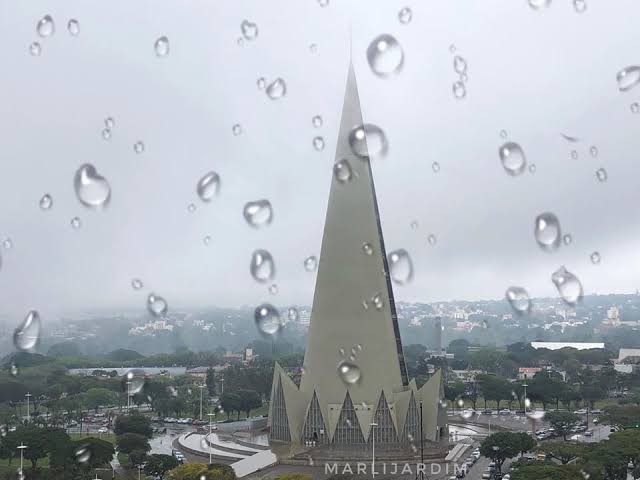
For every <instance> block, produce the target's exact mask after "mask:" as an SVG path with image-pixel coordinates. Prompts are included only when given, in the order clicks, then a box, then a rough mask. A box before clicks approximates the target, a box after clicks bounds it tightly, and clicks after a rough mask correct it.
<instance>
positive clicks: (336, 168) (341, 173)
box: [333, 159, 353, 183]
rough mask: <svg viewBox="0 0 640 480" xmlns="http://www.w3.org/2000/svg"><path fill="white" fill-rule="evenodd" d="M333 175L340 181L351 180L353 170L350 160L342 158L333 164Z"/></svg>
mask: <svg viewBox="0 0 640 480" xmlns="http://www.w3.org/2000/svg"><path fill="white" fill-rule="evenodd" d="M333 176H334V177H336V180H337V181H338V182H340V183H347V182H350V181H351V179H352V178H353V170H352V169H351V164H350V163H349V160H346V159H344V160H340V161H339V162H336V163H335V164H334V165H333Z"/></svg>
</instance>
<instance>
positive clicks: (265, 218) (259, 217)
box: [242, 200, 273, 228]
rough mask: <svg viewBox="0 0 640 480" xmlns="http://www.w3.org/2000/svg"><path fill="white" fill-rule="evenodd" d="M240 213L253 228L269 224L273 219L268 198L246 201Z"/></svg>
mask: <svg viewBox="0 0 640 480" xmlns="http://www.w3.org/2000/svg"><path fill="white" fill-rule="evenodd" d="M242 214H243V215H244V219H245V220H246V221H247V223H248V224H249V225H250V226H252V227H253V228H260V227H263V226H265V225H270V224H271V222H272V221H273V208H272V207H271V202H270V201H269V200H256V201H254V202H247V203H246V204H245V206H244V209H243V212H242Z"/></svg>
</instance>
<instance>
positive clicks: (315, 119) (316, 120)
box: [311, 115, 322, 128]
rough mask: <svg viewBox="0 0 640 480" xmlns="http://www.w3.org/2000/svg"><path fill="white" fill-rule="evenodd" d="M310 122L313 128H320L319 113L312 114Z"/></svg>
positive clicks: (320, 118)
mask: <svg viewBox="0 0 640 480" xmlns="http://www.w3.org/2000/svg"><path fill="white" fill-rule="evenodd" d="M311 124H312V125H313V126H314V127H315V128H320V127H321V126H322V117H321V116H320V115H314V117H313V118H312V119H311Z"/></svg>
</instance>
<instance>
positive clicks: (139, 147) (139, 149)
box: [133, 140, 144, 154]
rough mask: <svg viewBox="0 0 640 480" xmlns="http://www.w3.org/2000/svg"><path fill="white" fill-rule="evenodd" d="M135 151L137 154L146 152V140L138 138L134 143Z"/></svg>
mask: <svg viewBox="0 0 640 480" xmlns="http://www.w3.org/2000/svg"><path fill="white" fill-rule="evenodd" d="M133 151H134V152H136V153H137V154H141V153H142V152H144V142H143V141H142V140H138V141H137V142H136V143H134V144H133Z"/></svg>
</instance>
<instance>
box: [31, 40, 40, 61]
mask: <svg viewBox="0 0 640 480" xmlns="http://www.w3.org/2000/svg"><path fill="white" fill-rule="evenodd" d="M29 53H30V54H31V55H32V56H34V57H39V56H40V54H41V53H42V47H41V46H40V43H39V42H33V43H31V45H29Z"/></svg>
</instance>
